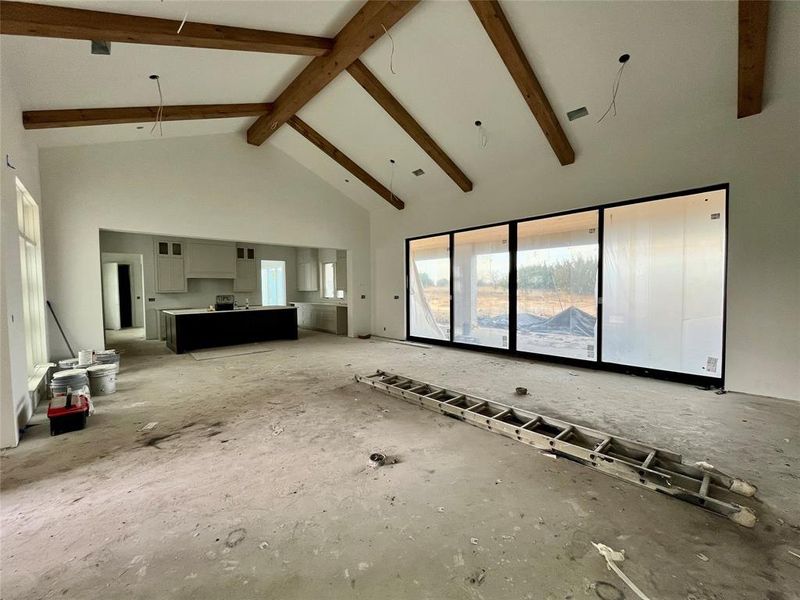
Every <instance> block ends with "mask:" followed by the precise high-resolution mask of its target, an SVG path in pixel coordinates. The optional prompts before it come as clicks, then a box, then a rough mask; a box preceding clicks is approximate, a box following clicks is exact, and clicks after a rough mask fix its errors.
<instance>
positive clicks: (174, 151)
mask: <svg viewBox="0 0 800 600" xmlns="http://www.w3.org/2000/svg"><path fill="white" fill-rule="evenodd" d="M40 161H41V165H42V192H43V194H44V196H45V197H46V198H47V199H48V203H49V204H48V205H49V206H50V207H52V210H51V211H48V213H47V216H46V218H45V221H44V236H45V240H46V242H47V244H46V247H45V275H46V277H47V284H48V293H49V297H50V299H51V300H53V301H54V304H55V306H56V308H57V310H59V316H60V318H61V320H62V324H63V326H64V328H65V330H66V332H67V335H69V336H70V340H71V341H72V342H73V345H74V346H75V347H81V348H83V347H86V348H101V347H102V346H103V319H102V306H101V305H102V301H101V293H100V290H101V277H100V269H99V264H100V245H99V236H100V230H101V229H109V230H117V231H127V232H138V233H148V234H157V235H171V236H176V237H195V238H209V239H221V240H240V241H247V242H252V243H266V244H277V245H286V246H295V245H297V246H315V247H320V246H322V247H331V248H343V249H347V250H349V251H351V253H352V256H353V269H352V271H351V272H350V273H348V277H349V284H350V289H354V290H363V292H360V293H363V294H364V295H365V296H367V297H366V298H364V299H361V297H360V295H359V296H357V297H355V298H354V300H353V301H352V302H351V305H350V309H349V311H350V323H351V331H350V334H351V335H357V334H361V333H366V332H368V331H369V328H370V298H369V297H368V294H367V292H368V290H369V289H370V262H369V216H368V214H367V211H366V210H364V209H363V208H361V207H359V206H357V205H356V204H355V203H354V202H352V201H351V200H349V199H348V198H346V197H345V196H343V195H342V194H341V193H340V192H338V191H336V190H335V189H334V188H332V187H331V186H329V185H328V184H327V183H325V182H323V181H322V180H321V179H319V178H318V177H317V176H315V175H314V174H313V173H311V172H310V171H308V170H307V169H305V168H304V167H302V166H300V165H299V164H298V163H297V162H295V161H294V160H293V159H291V158H289V157H288V156H286V155H285V154H284V153H283V152H281V151H280V150H278V149H276V148H274V147H273V146H271V145H269V144H266V145H264V146H262V147H258V148H256V147H253V146H250V145H248V144H247V143H246V142H245V140H244V138H243V136H241V135H238V134H230V135H227V134H226V135H214V136H204V137H199V136H198V137H187V138H172V139H167V138H164V139H155V140H148V141H145V142H122V143H115V144H102V145H93V146H78V147H69V148H49V149H42V151H41V153H40ZM109 250H110V248H109ZM126 251H127V250H126ZM49 340H50V351H51V354H52V355H53V357H58V356H61V355H63V354H64V353H65V347H64V345H63V342H62V341H61V339H60V338H59V337H58V336H56V335H53V334H52V332H51V335H50V336H49Z"/></svg>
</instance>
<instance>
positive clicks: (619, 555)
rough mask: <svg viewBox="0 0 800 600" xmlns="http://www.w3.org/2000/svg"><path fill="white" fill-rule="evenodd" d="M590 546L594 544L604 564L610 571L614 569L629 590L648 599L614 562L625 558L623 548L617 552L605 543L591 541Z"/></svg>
mask: <svg viewBox="0 0 800 600" xmlns="http://www.w3.org/2000/svg"><path fill="white" fill-rule="evenodd" d="M592 546H594V547H595V548H596V549H597V551H598V552H599V553H600V555H601V556H602V557H603V558H605V559H606V565H607V567H608V569H609V570H610V571H614V573H616V574H617V575H618V576H619V578H620V579H622V581H624V582H625V585H627V586H628V587H629V588H631V590H632V591H633V593H634V594H636V595H637V596H639V598H641V600H650V599H649V598H648V597H647V596H645V594H644V592H643V591H642V590H640V589H639V588H638V587H636V584H635V583H633V581H631V580H630V579H629V578H628V576H627V575H625V573H623V572H622V569H620V568H619V567H618V566H617V565H616V563H618V562H622V561H624V560H625V550H622V551H620V552H617V551H616V550H614V549H612V548H609V547H608V546H606V545H605V544H596V543H594V542H592Z"/></svg>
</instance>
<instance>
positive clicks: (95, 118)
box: [22, 102, 272, 129]
mask: <svg viewBox="0 0 800 600" xmlns="http://www.w3.org/2000/svg"><path fill="white" fill-rule="evenodd" d="M158 108H159V107H158V106H128V107H120V108H67V109H58V110H26V111H23V112H22V124H23V126H24V127H25V129H54V128H58V127H86V126H89V125H117V124H122V123H147V122H151V121H152V122H155V120H156V115H157V113H158ZM271 109H272V104H271V103H269V102H255V103H250V104H178V105H171V106H164V107H163V111H162V118H161V120H162V121H194V120H198V119H228V118H233V117H257V116H260V115H262V114H265V113H268V112H269V111H270V110H271Z"/></svg>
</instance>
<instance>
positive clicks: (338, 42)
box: [247, 0, 419, 146]
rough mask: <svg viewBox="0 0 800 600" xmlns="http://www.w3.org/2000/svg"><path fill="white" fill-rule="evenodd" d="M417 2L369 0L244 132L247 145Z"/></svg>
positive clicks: (284, 117) (273, 126) (292, 110)
mask: <svg viewBox="0 0 800 600" xmlns="http://www.w3.org/2000/svg"><path fill="white" fill-rule="evenodd" d="M418 1H419V0H368V1H367V2H366V3H365V4H364V6H362V7H361V9H360V10H359V11H358V13H356V15H355V16H354V17H353V18H352V19H350V21H348V23H347V24H346V25H345V26H344V27H343V28H342V30H341V31H340V32H339V33H338V34H337V35H336V38H335V40H334V46H333V50H332V51H331V52H330V54H327V55H325V56H318V57H316V58H314V59H313V60H312V61H311V62H310V63H309V64H308V66H306V68H305V69H303V71H302V72H301V73H300V74H299V75H298V76H297V77H296V78H295V79H294V80H293V81H292V82H291V83H290V84H289V85H288V86H287V87H286V89H285V90H283V92H281V94H280V96H278V98H277V99H276V100H275V102H274V103H273V104H274V107H273V110H272V113H270V114H269V115H265V116H262V117H259V118H258V119H257V120H256V122H255V123H253V124H252V125H251V126H250V128H249V129H248V130H247V142H248V143H250V144H253V145H256V146H260V145H261V144H263V143H264V142H265V141H266V140H267V138H268V137H269V136H271V135H272V134H273V133H275V131H276V130H277V129H278V128H279V127H280V126H281V125H283V124H284V123H286V122H287V121H288V120H289V119H290V118H291V117H293V116H294V115H295V114H296V113H297V112H298V111H299V110H300V109H301V108H303V106H305V105H306V103H307V102H308V101H309V100H311V99H312V98H313V97H314V96H316V95H317V94H318V93H319V92H320V91H322V89H323V88H324V87H325V86H326V85H328V84H329V83H330V82H331V81H333V80H334V79H335V78H336V77H337V76H338V75H339V74H340V73H341V72H342V71H344V70H345V69H346V68H347V67H348V66H350V65H351V64H352V63H353V62H354V61H355V60H356V59H358V58H359V57H360V56H361V55H362V54H363V53H364V52H365V51H366V50H367V48H369V47H370V46H371V45H372V44H373V43H375V41H376V40H377V39H379V38H380V37H381V36H382V35H384V33H385V32H386V31H387V30H389V29H391V27H392V26H393V25H394V24H395V23H397V22H398V21H399V20H400V19H402V18H403V17H404V16H405V15H406V14H407V13H408V12H409V11H410V10H411V9H412V8H414V7H415V6H416V5H417V3H418Z"/></svg>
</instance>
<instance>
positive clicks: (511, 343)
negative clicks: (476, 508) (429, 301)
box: [405, 183, 730, 389]
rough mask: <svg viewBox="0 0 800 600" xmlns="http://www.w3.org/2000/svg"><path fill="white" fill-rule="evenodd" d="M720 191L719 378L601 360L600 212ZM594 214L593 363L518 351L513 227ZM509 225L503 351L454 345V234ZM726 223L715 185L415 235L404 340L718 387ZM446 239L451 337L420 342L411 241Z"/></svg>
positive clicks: (408, 258)
mask: <svg viewBox="0 0 800 600" xmlns="http://www.w3.org/2000/svg"><path fill="white" fill-rule="evenodd" d="M715 191H724V192H725V229H724V236H725V239H724V252H725V256H724V261H723V281H722V357H721V358H722V369H721V370H720V374H719V376H718V377H713V376H706V375H697V374H692V373H681V372H677V371H664V370H660V369H650V368H647V367H639V366H633V365H621V364H618V363H608V362H605V361H604V360H603V326H602V323H603V301H602V296H603V242H604V228H605V210H606V209H609V208H616V207H619V206H628V205H631V204H641V203H645V202H654V201H657V200H668V199H670V198H676V197H681V196H690V195H693V194H703V193H707V192H715ZM592 211H597V213H598V223H597V227H598V231H597V243H598V256H597V260H598V264H597V336H596V347H595V359H594V360H588V359H577V358H570V357H563V356H552V355H550V354H539V353H534V352H524V351H519V350H517V264H516V263H517V249H518V248H517V247H518V240H517V226H518V224H519V223H524V222H529V221H538V220H541V219H549V218H552V217H561V216H566V215H572V214H577V213H583V212H592ZM502 225H507V226H508V235H509V239H508V249H509V253H510V256H509V270H510V276H509V286H508V293H509V297H508V302H509V304H508V306H509V332H508V335H509V338H508V348H496V347H487V346H480V345H476V344H465V343H461V342H455V341H453V340H454V336H455V332H454V328H453V323H454V316H455V315H454V314H453V312H454V302H453V274H454V273H453V262H454V261H453V255H454V251H455V234H456V233H461V232H465V231H474V230H476V229H485V228H488V227H497V226H502ZM729 225H730V184H729V183H719V184H715V185H710V186H705V187H699V188H692V189H687V190H681V191H677V192H668V193H664V194H657V195H653V196H646V197H643V198H634V199H630V200H621V201H618V202H610V203H606V204H598V205H592V206H585V207H581V208H575V209H570V210H564V211H559V212H553V213H546V214H542V215H536V216H531V217H524V218H520V219H510V220H506V221H499V222H494V223H487V224H484V225H476V226H471V227H463V228H460V229H453V230H449V231H440V232H436V233H429V234H426V235H418V236H413V237H409V238H406V239H405V279H406V290H405V303H406V306H405V321H406V325H405V334H406V339H407V340H409V341H413V342H421V343H424V344H432V345H439V346H447V347H450V348H459V349H463V350H471V351H474V352H485V353H490V354H500V355H505V356H515V357H519V358H526V359H530V360H535V361H542V362H548V363H556V364H564V365H570V366H575V367H582V368H588V369H593V370H601V371H612V372H617V373H626V374H631V375H640V376H645V377H653V378H656V379H665V380H668V381H676V382H680V383H686V384H690V385H698V386H703V387H706V388H719V389H724V387H725V374H726V370H727V356H726V352H727V331H728V326H727V323H728V254H729V252H728V240H729V230H728V228H729ZM445 235H446V236H449V240H450V241H449V253H450V339H449V340H438V339H433V338H425V337H420V336H414V335H411V330H410V328H411V314H410V311H411V303H410V292H411V289H410V280H409V267H410V265H411V262H410V261H411V252H410V249H411V242H413V241H415V240H421V239H426V238H430V237H437V236H445Z"/></svg>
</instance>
